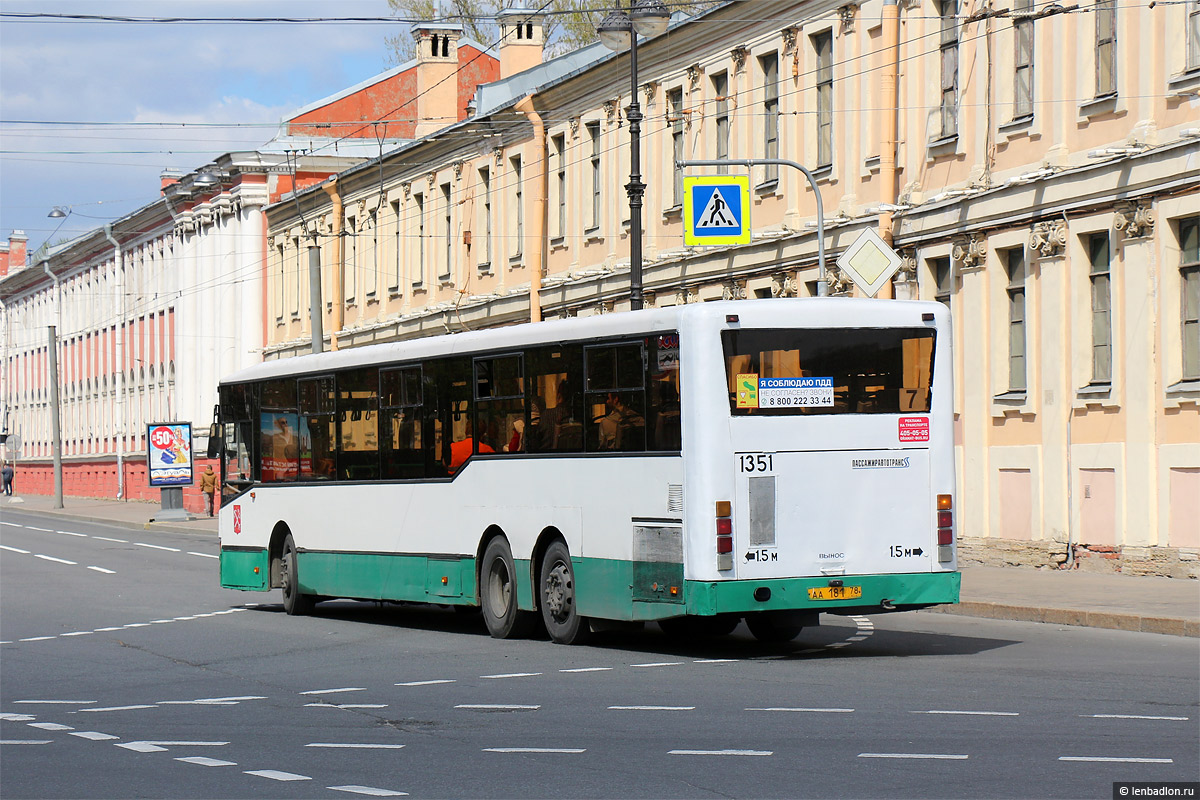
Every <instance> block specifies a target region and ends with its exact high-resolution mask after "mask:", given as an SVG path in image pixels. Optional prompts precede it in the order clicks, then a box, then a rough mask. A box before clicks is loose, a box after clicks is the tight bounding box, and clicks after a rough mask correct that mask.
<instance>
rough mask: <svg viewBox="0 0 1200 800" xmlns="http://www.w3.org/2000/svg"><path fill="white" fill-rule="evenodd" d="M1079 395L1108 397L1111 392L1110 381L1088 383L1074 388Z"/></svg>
mask: <svg viewBox="0 0 1200 800" xmlns="http://www.w3.org/2000/svg"><path fill="white" fill-rule="evenodd" d="M1075 394H1076V395H1078V396H1079V397H1108V396H1109V395H1111V394H1112V384H1111V383H1089V384H1088V385H1087V386H1082V387H1080V388H1079V389H1076V390H1075Z"/></svg>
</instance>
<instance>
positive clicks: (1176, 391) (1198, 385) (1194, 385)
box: [1167, 378, 1200, 397]
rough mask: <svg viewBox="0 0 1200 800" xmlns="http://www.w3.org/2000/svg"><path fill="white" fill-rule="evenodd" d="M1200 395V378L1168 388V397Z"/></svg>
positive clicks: (1173, 384) (1184, 381) (1174, 384)
mask: <svg viewBox="0 0 1200 800" xmlns="http://www.w3.org/2000/svg"><path fill="white" fill-rule="evenodd" d="M1198 395H1200V378H1191V379H1188V380H1182V381H1179V382H1178V383H1172V384H1171V385H1170V386H1168V387H1167V397H1193V396H1198Z"/></svg>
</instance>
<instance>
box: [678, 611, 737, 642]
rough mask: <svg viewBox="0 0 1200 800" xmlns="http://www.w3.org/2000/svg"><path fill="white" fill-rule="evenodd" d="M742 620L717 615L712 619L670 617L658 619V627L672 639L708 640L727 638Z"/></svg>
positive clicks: (730, 616) (734, 615)
mask: <svg viewBox="0 0 1200 800" xmlns="http://www.w3.org/2000/svg"><path fill="white" fill-rule="evenodd" d="M741 621H742V618H741V617H739V616H738V615H737V614H718V615H716V616H714V617H670V618H669V619H660V620H659V621H658V627H659V628H661V629H662V632H663V633H665V634H666V635H667V636H669V637H670V638H672V639H710V638H713V639H715V638H717V637H720V636H728V635H729V634H731V633H733V631H734V629H735V628H737V626H738V623H739V622H741Z"/></svg>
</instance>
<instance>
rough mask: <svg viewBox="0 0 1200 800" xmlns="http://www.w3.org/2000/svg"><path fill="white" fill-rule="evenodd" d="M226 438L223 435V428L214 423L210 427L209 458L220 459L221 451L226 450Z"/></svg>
mask: <svg viewBox="0 0 1200 800" xmlns="http://www.w3.org/2000/svg"><path fill="white" fill-rule="evenodd" d="M224 438H225V437H223V436H222V435H221V426H220V425H218V424H217V423H215V422H214V423H213V424H212V425H209V426H208V457H209V458H219V457H220V456H221V451H222V450H224V449H225V442H224Z"/></svg>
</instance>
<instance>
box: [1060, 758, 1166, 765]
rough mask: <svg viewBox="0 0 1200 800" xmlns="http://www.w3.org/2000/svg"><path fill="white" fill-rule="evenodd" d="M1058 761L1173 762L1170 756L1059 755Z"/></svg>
mask: <svg viewBox="0 0 1200 800" xmlns="http://www.w3.org/2000/svg"><path fill="white" fill-rule="evenodd" d="M1058 760H1059V761H1103V762H1105V763H1109V762H1111V763H1117V764H1174V763H1175V761H1174V759H1170V758H1120V757H1112V758H1110V757H1107V756H1059V757H1058Z"/></svg>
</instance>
